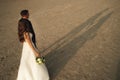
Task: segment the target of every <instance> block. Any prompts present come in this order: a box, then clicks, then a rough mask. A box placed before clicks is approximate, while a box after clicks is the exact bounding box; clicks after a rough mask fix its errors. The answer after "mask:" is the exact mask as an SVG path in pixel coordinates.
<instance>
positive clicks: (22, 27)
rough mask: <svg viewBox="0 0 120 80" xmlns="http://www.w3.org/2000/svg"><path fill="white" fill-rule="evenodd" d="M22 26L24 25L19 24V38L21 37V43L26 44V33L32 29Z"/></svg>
mask: <svg viewBox="0 0 120 80" xmlns="http://www.w3.org/2000/svg"><path fill="white" fill-rule="evenodd" d="M20 25H23V23H22V22H19V23H18V37H19V41H20V42H24V41H25V39H24V32H30V29H29V28H27V26H24V25H23V26H20Z"/></svg>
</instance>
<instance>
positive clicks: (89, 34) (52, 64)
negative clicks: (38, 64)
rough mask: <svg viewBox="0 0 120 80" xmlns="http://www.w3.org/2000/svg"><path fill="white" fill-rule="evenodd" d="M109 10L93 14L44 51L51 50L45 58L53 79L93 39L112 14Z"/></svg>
mask: <svg viewBox="0 0 120 80" xmlns="http://www.w3.org/2000/svg"><path fill="white" fill-rule="evenodd" d="M107 11H108V9H105V10H103V11H101V12H99V13H97V14H96V15H94V16H92V17H91V18H89V19H88V20H87V21H85V22H84V23H82V24H81V25H80V26H78V27H76V28H75V29H73V30H72V31H70V32H69V33H68V34H66V35H65V36H64V37H62V38H60V39H59V40H58V41H56V42H55V43H53V44H52V45H50V46H49V47H48V48H46V49H45V50H44V51H42V52H43V53H44V52H45V51H48V50H49V52H48V53H47V55H46V56H45V58H46V65H47V68H48V71H49V74H50V77H51V79H54V78H55V77H56V76H57V74H58V73H59V72H60V71H61V70H62V68H64V66H65V64H66V63H67V62H68V61H69V60H70V59H71V58H72V57H73V56H74V55H75V54H76V52H77V51H78V49H80V48H81V47H82V46H83V45H84V44H85V43H86V42H87V41H88V40H91V39H93V38H94V37H95V36H96V34H97V33H96V32H97V31H98V29H99V28H100V27H101V25H102V24H103V23H104V22H105V21H106V20H107V19H108V18H109V17H110V15H111V14H112V12H109V13H107V14H106V12H107ZM103 13H105V15H104V16H102V17H101V15H102V14H103ZM96 20H97V21H96ZM85 28H86V30H85V31H84V32H83V33H81V34H80V32H81V30H83V29H85Z"/></svg>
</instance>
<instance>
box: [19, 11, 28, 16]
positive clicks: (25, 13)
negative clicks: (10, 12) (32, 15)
mask: <svg viewBox="0 0 120 80" xmlns="http://www.w3.org/2000/svg"><path fill="white" fill-rule="evenodd" d="M28 12H29V11H28V10H22V11H21V12H20V15H21V16H24V15H27V14H28Z"/></svg>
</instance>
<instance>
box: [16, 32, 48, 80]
mask: <svg viewBox="0 0 120 80" xmlns="http://www.w3.org/2000/svg"><path fill="white" fill-rule="evenodd" d="M29 35H30V38H31V41H32V36H33V35H32V33H29ZM32 44H33V42H32ZM33 46H34V44H33ZM34 48H35V49H36V50H38V49H37V48H36V47H35V46H34ZM35 59H36V57H35V55H34V53H33V50H32V49H31V47H30V46H29V44H28V43H27V42H25V41H24V42H23V49H22V56H21V61H20V66H19V70H18V75H17V80H49V74H48V70H47V68H46V66H45V64H44V63H42V64H38V63H36V60H35Z"/></svg>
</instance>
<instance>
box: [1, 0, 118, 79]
mask: <svg viewBox="0 0 120 80" xmlns="http://www.w3.org/2000/svg"><path fill="white" fill-rule="evenodd" d="M119 4H120V1H119V0H91V1H90V0H34V1H33V0H31V1H30V0H12V1H11V0H6V1H5V0H1V1H0V6H1V7H0V10H1V12H0V22H1V24H0V43H1V45H0V80H16V77H17V71H18V67H19V63H20V58H21V52H22V44H21V43H20V42H19V40H18V35H17V23H18V20H19V19H20V15H19V12H20V11H21V10H22V9H28V10H29V11H30V20H31V22H32V24H33V26H34V30H35V33H36V38H37V46H38V48H39V50H40V52H41V54H43V55H45V57H46V65H47V68H48V70H49V73H50V77H51V80H120V35H119V32H120V6H119Z"/></svg>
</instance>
